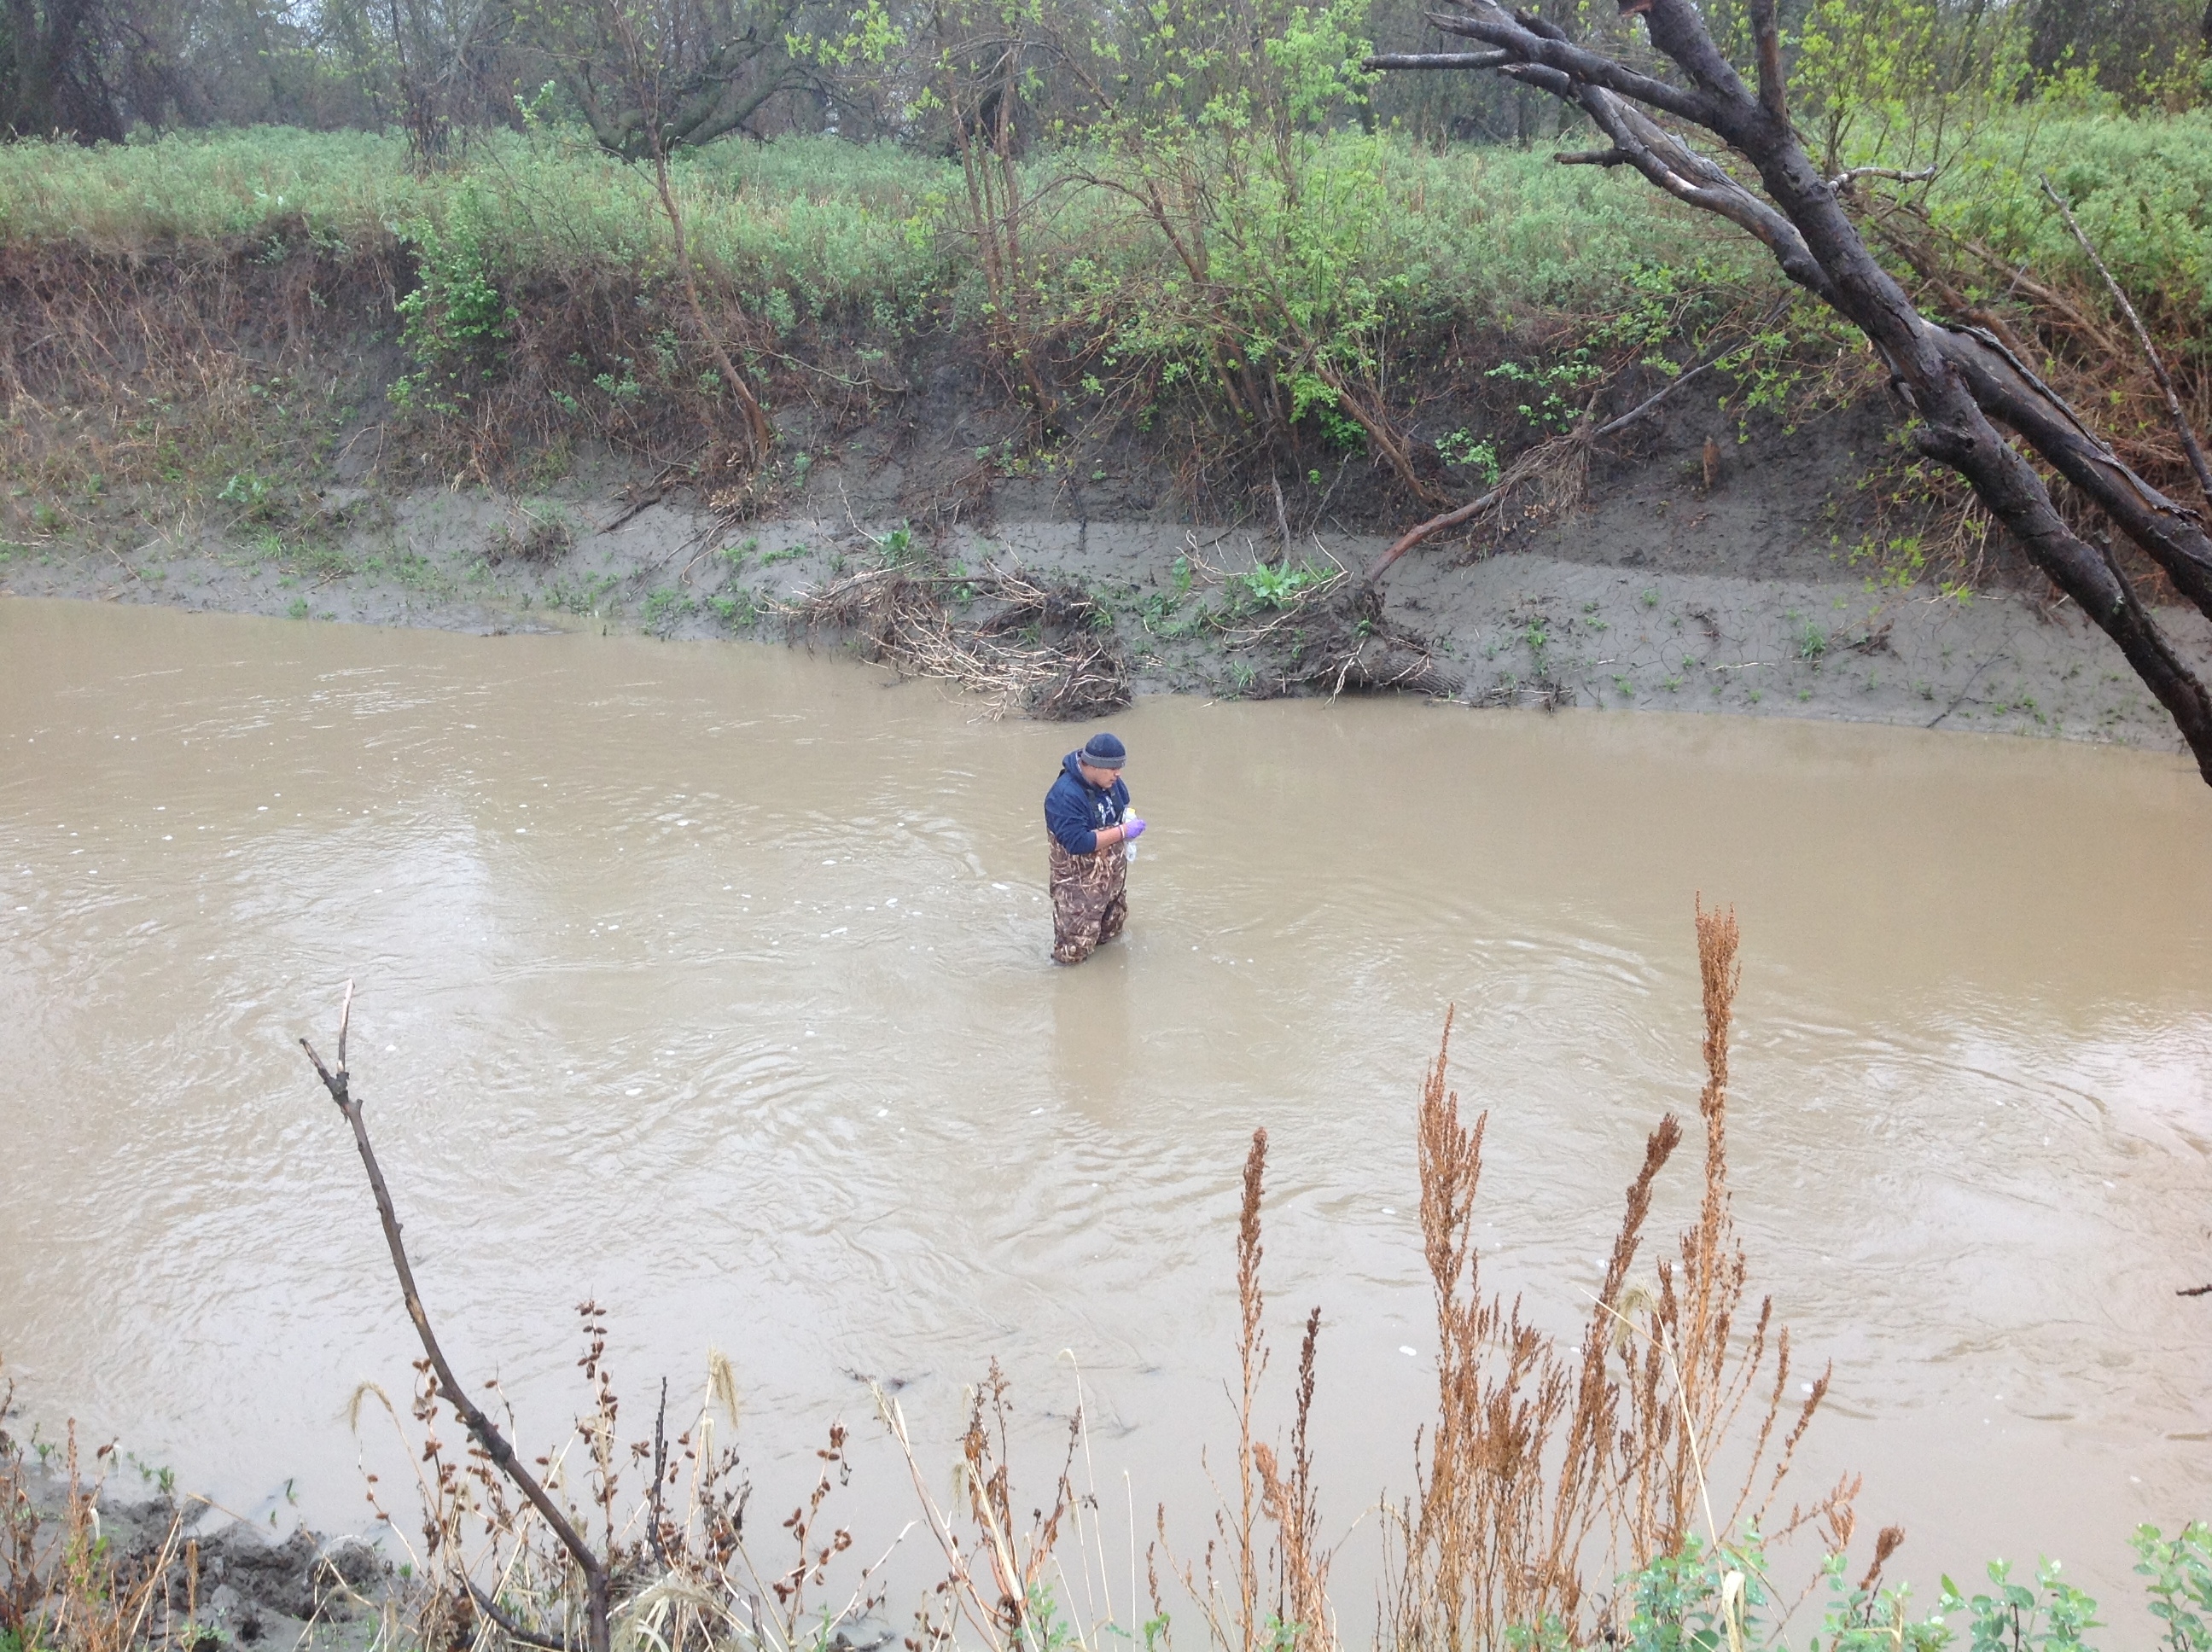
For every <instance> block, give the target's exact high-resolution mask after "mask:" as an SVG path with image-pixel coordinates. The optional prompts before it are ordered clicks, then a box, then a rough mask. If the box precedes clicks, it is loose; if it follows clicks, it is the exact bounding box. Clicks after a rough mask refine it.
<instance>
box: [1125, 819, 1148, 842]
mask: <svg viewBox="0 0 2212 1652" xmlns="http://www.w3.org/2000/svg"><path fill="white" fill-rule="evenodd" d="M1143 835H1145V823H1144V822H1143V821H1141V820H1139V819H1138V818H1137V817H1135V816H1134V815H1132V816H1130V817H1129V818H1128V819H1127V820H1125V821H1123V822H1122V823H1121V841H1123V842H1124V843H1134V842H1135V841H1137V840H1138V839H1139V838H1140V837H1142V836H1143Z"/></svg>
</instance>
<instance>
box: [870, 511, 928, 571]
mask: <svg viewBox="0 0 2212 1652" xmlns="http://www.w3.org/2000/svg"><path fill="white" fill-rule="evenodd" d="M876 549H877V550H878V552H880V553H881V555H882V557H883V565H884V567H885V568H905V567H907V566H908V565H909V564H911V563H914V562H920V561H921V559H922V557H921V551H919V550H916V549H915V543H914V530H913V529H912V528H910V527H908V525H906V524H905V523H903V522H902V523H900V524H899V525H898V526H896V527H895V528H893V529H892V530H891V531H890V532H889V533H887V534H885V535H884V537H883V538H880V539H878V540H877V541H876Z"/></svg>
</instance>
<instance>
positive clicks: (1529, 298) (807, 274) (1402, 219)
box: [0, 128, 1756, 324]
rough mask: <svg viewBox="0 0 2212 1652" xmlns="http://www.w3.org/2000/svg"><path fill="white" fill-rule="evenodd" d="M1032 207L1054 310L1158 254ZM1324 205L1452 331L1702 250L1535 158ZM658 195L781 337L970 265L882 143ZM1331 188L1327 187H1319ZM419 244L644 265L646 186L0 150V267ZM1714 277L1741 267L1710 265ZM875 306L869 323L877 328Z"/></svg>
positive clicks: (168, 145) (1386, 165) (1428, 168)
mask: <svg viewBox="0 0 2212 1652" xmlns="http://www.w3.org/2000/svg"><path fill="white" fill-rule="evenodd" d="M1024 164H1025V166H1026V167H1027V169H1028V170H1029V171H1030V173H1032V174H1033V179H1032V181H1031V183H1030V191H1031V192H1032V193H1033V194H1036V195H1039V196H1044V197H1048V199H1049V200H1050V202H1051V203H1052V204H1051V206H1050V210H1049V213H1048V216H1047V219H1046V222H1045V224H1044V226H1043V230H1042V233H1043V234H1045V235H1046V237H1047V240H1048V245H1049V246H1050V247H1051V248H1052V251H1053V254H1054V259H1053V262H1054V265H1055V266H1056V267H1058V268H1059V269H1060V270H1062V272H1063V275H1062V280H1063V282H1064V283H1065V285H1064V290H1063V292H1062V294H1061V298H1062V301H1063V303H1064V304H1065V305H1071V306H1072V305H1073V303H1074V302H1075V301H1076V300H1077V299H1078V297H1079V295H1082V294H1083V293H1084V292H1085V291H1086V290H1087V289H1088V288H1089V287H1090V285H1091V283H1092V282H1095V281H1096V280H1097V277H1098V276H1099V275H1100V273H1101V272H1120V273H1121V274H1124V275H1127V274H1133V273H1135V272H1136V271H1137V270H1139V269H1141V268H1148V267H1151V266H1153V265H1158V266H1159V268H1160V270H1161V273H1162V275H1163V276H1164V275H1165V274H1166V273H1167V270H1168V266H1169V264H1170V259H1171V254H1170V251H1169V249H1168V248H1167V247H1166V246H1164V244H1162V243H1161V242H1159V241H1158V239H1157V238H1156V237H1153V236H1152V235H1150V234H1146V233H1142V232H1141V229H1140V226H1139V222H1138V221H1137V220H1136V218H1135V217H1134V216H1133V214H1131V213H1130V212H1129V211H1128V210H1127V206H1126V203H1124V202H1122V201H1121V198H1120V197H1117V196H1116V195H1115V193H1114V192H1113V191H1111V190H1110V189H1109V188H1105V187H1101V186H1098V185H1095V184H1094V185H1081V184H1077V183H1073V182H1070V181H1068V179H1070V178H1072V177H1073V175H1075V174H1078V173H1082V174H1086V175H1090V174H1095V173H1097V172H1098V171H1099V170H1100V169H1099V168H1098V167H1097V158H1096V157H1091V156H1087V155H1083V154H1082V153H1080V152H1079V151H1058V150H1051V149H1046V150H1042V151H1040V152H1038V154H1037V155H1036V156H1035V157H1033V158H1032V159H1031V160H1030V161H1027V162H1026V163H1024ZM1316 169H1317V172H1318V173H1319V174H1321V177H1322V181H1323V183H1324V184H1328V186H1327V187H1322V188H1320V189H1318V190H1317V191H1316V192H1317V194H1318V195H1319V196H1320V197H1321V198H1322V199H1323V200H1324V201H1326V200H1328V199H1329V198H1332V197H1333V198H1334V199H1336V200H1337V201H1338V202H1339V203H1340V210H1342V211H1345V212H1348V213H1352V214H1355V215H1357V217H1358V222H1359V223H1360V224H1361V225H1362V226H1363V227H1364V228H1371V229H1372V230H1373V231H1374V232H1375V234H1374V236H1373V237H1372V240H1371V242H1370V246H1368V249H1367V252H1366V255H1365V256H1366V258H1367V260H1368V264H1369V269H1370V276H1371V278H1372V279H1373V280H1375V281H1376V282H1382V281H1383V280H1384V279H1385V277H1386V276H1387V277H1394V278H1402V277H1404V276H1405V275H1406V273H1407V271H1408V270H1412V271H1414V272H1415V280H1414V282H1413V286H1414V287H1415V288H1419V289H1422V290H1425V291H1426V292H1428V293H1429V294H1430V295H1431V298H1430V300H1429V301H1431V302H1433V303H1436V304H1438V305H1442V306H1445V307H1452V308H1455V309H1459V310H1462V311H1464V312H1465V313H1468V315H1470V316H1472V317H1489V316H1494V315H1498V314H1501V313H1502V314H1510V313H1514V312H1515V311H1516V310H1518V311H1525V310H1527V309H1529V308H1531V307H1560V308H1567V307H1577V306H1580V305H1597V306H1599V307H1607V306H1608V305H1609V304H1610V303H1612V302H1613V301H1614V300H1616V299H1617V293H1618V288H1619V284H1620V281H1621V279H1622V278H1623V276H1625V275H1626V273H1627V272H1629V271H1630V270H1633V269H1635V268H1637V267H1639V266H1640V265H1641V264H1645V263H1648V262H1650V261H1654V260H1659V261H1664V260H1668V259H1670V258H1672V259H1676V260H1680V261H1683V262H1686V263H1693V262H1695V261H1696V260H1697V259H1698V258H1699V257H1700V256H1701V255H1703V254H1705V252H1708V251H1709V250H1710V249H1711V248H1712V246H1713V245H1714V242H1715V240H1716V238H1714V237H1713V236H1712V235H1711V232H1710V231H1709V230H1707V229H1706V228H1705V227H1704V226H1703V225H1702V224H1699V223H1698V222H1696V221H1695V220H1693V219H1692V218H1691V217H1689V216H1687V215H1685V214H1683V213H1681V212H1680V211H1679V210H1676V209H1674V207H1673V206H1672V204H1671V203H1668V202H1666V201H1665V200H1663V199H1662V198H1659V197H1654V196H1653V195H1652V194H1651V193H1650V191H1646V190H1643V189H1641V188H1639V187H1638V186H1636V185H1633V184H1631V183H1629V182H1628V181H1627V180H1625V179H1616V178H1613V177H1611V176H1609V175H1605V174H1599V173H1592V172H1589V171H1568V170H1565V169H1562V168H1559V167H1553V166H1552V165H1551V164H1550V161H1549V159H1548V157H1547V156H1545V155H1540V154H1529V153H1522V152H1518V151H1512V150H1501V149H1454V150H1451V151H1449V152H1448V153H1445V154H1442V155H1439V154H1437V153H1436V152H1435V151H1433V150H1431V149H1423V148H1419V147H1417V146H1414V145H1413V144H1411V143H1405V142H1401V141H1397V140H1392V139H1384V140H1370V139H1368V138H1365V137H1362V136H1360V135H1358V134H1348V135H1345V136H1343V137H1340V138H1337V139H1334V140H1332V141H1330V142H1329V143H1325V144H1323V145H1322V146H1321V147H1320V149H1319V152H1318V155H1317V159H1316ZM674 173H675V182H676V187H677V190H678V194H679V197H680V199H681V201H682V204H683V208H684V216H685V220H686V224H687V227H688V228H689V230H690V234H691V235H692V237H693V238H694V239H695V240H696V243H697V246H696V253H697V257H698V260H699V264H700V266H701V269H702V274H704V275H705V276H708V277H709V278H710V279H712V280H714V281H718V282H725V283H726V284H728V285H729V286H731V287H732V288H734V289H737V290H740V291H742V292H744V294H745V295H747V296H748V297H749V298H750V299H753V300H754V301H760V302H766V301H768V300H769V295H771V294H781V296H782V299H783V302H784V304H785V305H786V306H787V307H788V313H789V314H790V315H791V316H792V317H793V318H795V319H811V318H814V317H817V316H821V315H824V314H841V313H842V314H846V315H851V316H855V317H858V318H860V319H864V320H867V321H870V322H874V321H877V320H878V319H880V320H881V321H883V322H884V323H885V324H895V323H896V320H897V319H899V318H900V317H901V316H902V315H903V314H904V313H907V312H908V311H909V310H911V308H912V307H914V306H915V305H916V304H917V303H921V302H923V301H929V300H936V299H962V298H963V297H968V296H972V293H973V291H974V290H975V287H974V283H975V270H973V268H972V263H973V260H972V256H971V252H972V248H971V246H970V244H969V243H967V242H966V241H964V240H963V238H962V237H961V236H960V235H959V234H957V230H956V228H955V223H954V220H953V218H952V216H951V212H950V209H951V206H952V205H953V203H954V192H955V191H956V190H957V188H958V186H959V183H960V173H959V169H958V167H957V165H956V164H955V163H953V162H951V161H944V160H939V159H936V158H933V157H930V156H926V155H917V154H915V153H912V152H910V151H907V150H902V149H897V148H895V147H893V146H890V145H888V144H867V145H862V144H854V143H844V142H841V141H839V140H836V139H834V138H819V137H787V138H781V139H778V140H776V141H775V142H774V143H765V144H747V143H725V144H720V145H717V146H714V147H713V148H710V149H707V150H705V151H703V152H702V153H699V154H697V155H688V156H686V157H684V158H682V159H680V160H679V161H678V162H677V164H676V165H675V167H674ZM1330 179H1334V180H1335V181H1334V183H1333V184H1329V183H1328V180H1330ZM417 225H427V226H428V227H429V228H433V229H435V230H436V231H438V232H440V233H441V234H452V233H453V232H454V231H455V230H456V229H457V228H462V227H464V226H465V227H467V228H469V229H470V230H471V232H472V233H475V234H479V235H480V236H481V239H482V240H483V245H484V246H485V247H486V249H487V250H488V252H489V254H490V256H491V258H492V261H493V264H494V265H495V268H496V270H498V272H499V273H500V275H501V276H502V277H504V278H507V279H511V280H514V281H518V282H533V281H539V280H547V279H573V278H575V277H576V276H580V275H582V274H585V273H587V272H590V271H592V270H605V269H609V268H615V269H621V270H629V271H638V270H644V271H647V272H650V271H651V270H653V269H655V268H656V267H663V266H665V262H666V258H667V252H666V250H665V242H666V229H665V224H664V223H663V222H662V221H661V220H660V219H659V216H658V208H657V206H656V205H655V203H654V201H653V185H652V182H651V179H650V178H649V177H648V176H647V174H646V173H643V172H641V171H639V170H637V169H635V168H632V167H626V166H624V165H623V164H622V163H620V162H618V161H613V160H611V159H610V158H608V157H607V156H605V155H601V154H599V153H598V152H597V151H595V150H592V149H589V148H587V147H585V146H583V145H580V144H578V143H570V142H566V141H562V140H559V139H555V138H548V137H521V136H517V135H513V134H508V133H495V134H490V135H487V136H485V137H481V138H480V139H478V140H477V142H476V143H474V144H473V145H472V146H471V149H470V151H469V153H468V155H467V156H466V157H465V160H464V161H461V162H460V163H459V164H457V165H456V166H454V167H452V168H450V169H448V170H445V171H441V172H433V173H416V172H414V171H412V170H410V167H409V165H408V163H407V155H406V148H405V145H404V143H402V142H401V141H400V140H399V139H398V138H396V137H393V138H386V137H376V136H374V135H371V134H365V133H358V132H347V133H313V132H306V131H295V130H292V129H289V128H252V129H248V130H245V131H222V132H213V133H179V134H173V135H169V136H166V137H161V138H158V139H155V140H153V141H151V142H148V143H130V144H119V145H110V146H103V147H100V148H94V149H85V148H81V147H79V146H77V145H74V144H69V143H54V144H47V143H12V144H7V145H0V246H17V247H26V248H28V247H35V246H42V245H55V244H58V245H65V246H75V247H78V248H81V249H83V250H85V251H88V252H96V253H103V254H117V255H122V256H126V257H143V256H146V255H149V254H153V253H158V252H167V251H179V250H185V249H189V248H190V247H191V246H194V245H207V244H221V243H224V242H231V241H246V242H256V241H268V240H270V238H272V237H274V238H277V239H278V241H279V244H282V242H283V241H284V240H291V239H295V238H297V237H298V236H300V235H301V234H303V233H304V234H306V235H307V237H308V238H310V239H311V240H313V242H314V243H315V244H317V245H319V246H323V247H325V248H326V249H330V250H333V251H335V250H337V249H339V248H345V249H350V250H352V251H355V252H364V251H368V250H370V249H372V248H373V247H374V246H377V245H379V244H380V243H382V242H383V241H385V240H388V239H389V238H391V237H392V236H395V235H401V236H404V235H405V234H409V233H410V228H412V227H414V226H417ZM1727 263H1728V264H1729V266H1730V270H1731V273H1735V274H1741V273H1743V272H1745V271H1748V270H1753V269H1754V268H1755V267H1756V264H1755V260H1753V259H1752V258H1742V259H1741V260H1736V259H1729V260H1727ZM878 304H881V305H884V306H886V307H888V309H887V312H886V313H884V315H882V316H881V317H880V318H878V315H877V312H876V308H875V307H876V306H878Z"/></svg>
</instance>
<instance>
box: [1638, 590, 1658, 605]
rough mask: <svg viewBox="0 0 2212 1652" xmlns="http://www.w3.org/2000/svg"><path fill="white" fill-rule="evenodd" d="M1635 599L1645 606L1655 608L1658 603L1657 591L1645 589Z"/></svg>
mask: <svg viewBox="0 0 2212 1652" xmlns="http://www.w3.org/2000/svg"><path fill="white" fill-rule="evenodd" d="M1637 601H1638V602H1640V603H1642V604H1644V606H1645V607H1646V608H1656V607H1657V606H1658V605H1659V593H1658V592H1656V591H1647V592H1644V594H1643V595H1642V596H1640V597H1638V598H1637Z"/></svg>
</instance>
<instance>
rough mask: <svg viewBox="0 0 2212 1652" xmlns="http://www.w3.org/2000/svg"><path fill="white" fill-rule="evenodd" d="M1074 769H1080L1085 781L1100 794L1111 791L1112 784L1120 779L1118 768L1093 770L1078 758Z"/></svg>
mask: <svg viewBox="0 0 2212 1652" xmlns="http://www.w3.org/2000/svg"><path fill="white" fill-rule="evenodd" d="M1076 767H1078V768H1080V769H1082V771H1083V778H1084V779H1085V780H1087V781H1089V782H1090V783H1091V785H1093V786H1095V787H1097V788H1098V789H1099V790H1100V791H1102V792H1104V791H1109V790H1110V789H1112V787H1113V785H1114V782H1115V780H1120V779H1121V770H1120V769H1118V768H1092V767H1091V765H1090V764H1089V763H1087V762H1084V761H1083V760H1082V759H1081V758H1077V759H1076Z"/></svg>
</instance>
